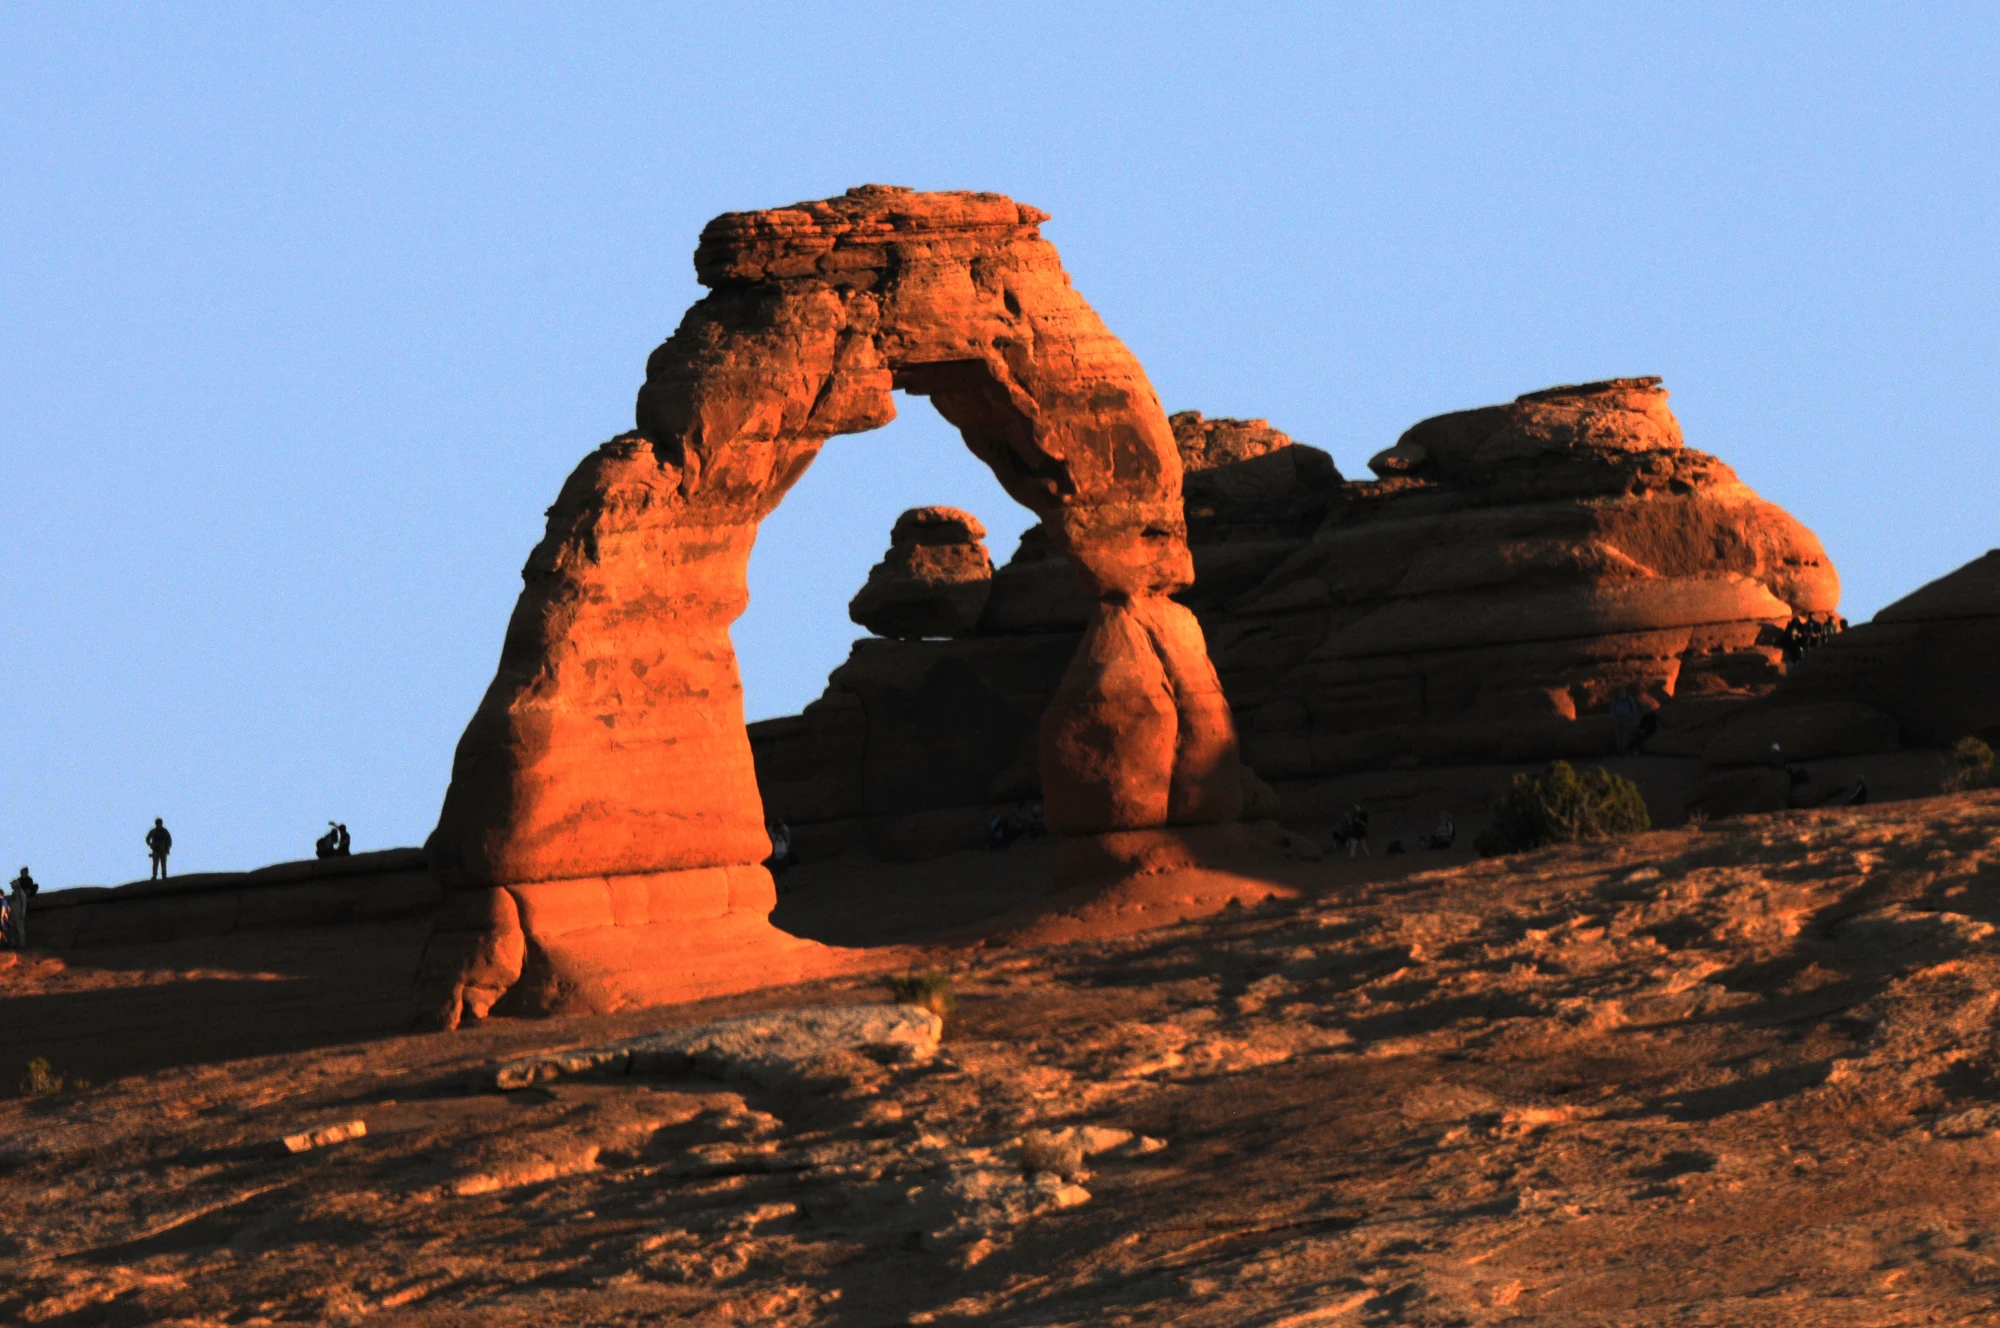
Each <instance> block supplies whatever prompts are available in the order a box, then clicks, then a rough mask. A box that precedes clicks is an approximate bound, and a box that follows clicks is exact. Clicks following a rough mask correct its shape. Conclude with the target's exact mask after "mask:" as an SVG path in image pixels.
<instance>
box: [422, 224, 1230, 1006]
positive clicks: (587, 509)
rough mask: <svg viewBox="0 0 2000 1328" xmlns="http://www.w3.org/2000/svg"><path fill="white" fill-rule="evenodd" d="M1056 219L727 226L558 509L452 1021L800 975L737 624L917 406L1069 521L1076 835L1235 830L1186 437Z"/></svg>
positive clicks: (717, 227)
mask: <svg viewBox="0 0 2000 1328" xmlns="http://www.w3.org/2000/svg"><path fill="white" fill-rule="evenodd" d="M1043 220H1045V215H1044V214H1043V213H1040V212H1038V211H1036V210H1035V209H1033V208H1028V207H1024V206H1021V205H1019V204H1016V203H1014V202H1012V201H1011V200H1009V199H1006V198H1003V197H1001V196H999V195H997V194H971V193H951V194H918V193H912V192H911V191H909V190H903V189H889V188H882V187H877V186H870V187H867V188H863V189H856V190H851V191H849V192H848V193H847V194H846V195H843V196H842V197H840V198H835V199H829V200H826V201H823V202H814V203H802V204H798V205H795V206H793V207H789V208H777V209H772V210H770V211H764V212H746V213H731V214H727V215H725V216H722V217H719V218H717V219H716V220H715V221H713V222H711V223H710V224H709V226H708V227H707V228H706V229H705V230H704V231H703V234H702V238H701V243H700V246H699V248H698V249H697V251H696V254H695V269H696V273H697V275H698V276H699V278H700V279H701V281H702V283H703V284H704V285H706V286H707V287H708V288H709V291H710V293H709V294H708V295H707V296H705V297H704V298H703V299H701V300H700V301H699V302H697V303H696V304H695V305H694V306H693V307H692V308H691V309H690V310H689V311H688V313H687V315H686V316H685V317H684V318H683V320H682V322H681V325H680V327H679V329H678V330H677V331H676V332H675V333H674V335H673V336H672V337H671V338H670V339H669V340H668V341H667V342H666V343H665V344H664V345H662V346H661V347H660V348H659V349H658V350H656V351H655V352H654V353H653V355H652V358H651V359H650V361H649V362H648V364H647V372H646V382H645V385H644V386H643V387H642V388H641V389H640V392H639V400H638V412H637V415H638V418H637V428H636V430H635V431H633V432H632V433H629V434H625V435H622V436H621V437H619V438H616V439H613V440H612V441H611V442H609V443H607V444H605V445H604V446H603V447H601V448H599V449H598V450H597V451H596V452H595V453H594V454H592V455H591V456H590V457H588V458H587V459H586V460H585V461H584V462H583V464H582V465H581V466H579V467H578V469H577V471H576V472H575V473H574V474H573V475H572V476H571V477H570V479H569V481H568V483H567V484H565V485H564V487H563V491H562V493H561V495H560V496H559V497H558V498H557V500H556V503H555V505H554V506H553V507H552V508H550V510H549V522H548V532H547V535H546V536H545V538H544V539H543V540H542V542H541V544H540V545H539V546H537V548H536V549H535V551H534V553H533V554H532V555H531V556H530V558H529V560H528V565H527V568H526V570H525V572H524V574H523V575H524V579H525V581H526V583H527V584H526V587H525V589H524V590H523V593H522V596H521V599H520V602H519V604H518V605H517V607H516V609H515V611H514V616H513V620H512V622H511V623H510V625H509V627H508V631H507V636H506V641H505V643H504V645H503V647H502V651H501V661H500V668H499V672H498V674H497V676H496V677H495V679H494V681H493V684H492V686H491V687H490V688H489V690H488V692H487V694H486V697H485V699H484V700H483V701H482V702H481V704H480V706H479V709H478V712H477V713H476V714H475V715H474V717H473V719H472V722H471V724H470V725H469V726H468V727H467V729H466V732H465V735H464V737H463V738H462V739H461V740H460V743H459V747H458V752H457V756H456V759H455V762H454V765H453V771H452V782H451V787H450V789H449V791H448V792H447V794H446V797H445V803H444V808H443V811H442V813H441V814H440V817H439V822H438V827H437V830H436V832H435V833H434V835H433V836H432V840H431V843H430V850H431V855H432V861H433V863H434V864H435V866H436V868H437V869H438V871H439V872H440V874H441V875H442V876H443V877H444V879H445V880H446V882H447V883H448V884H450V885H452V886H454V887H456V888H457V889H459V890H460V891H461V892H463V897H461V898H459V899H457V900H456V901H455V902H453V903H452V904H449V905H448V909H449V910H450V913H451V917H452V919H453V921H452V924H451V925H449V926H446V927H442V928H441V929H440V931H439V933H438V936H437V937H436V938H435V941H434V945H433V953H432V956H431V962H430V963H429V965H428V968H427V977H426V979H425V981H424V983H423V984H422V985H423V991H422V994H421V996H420V1000H421V1002H422V1003H423V1004H424V1005H425V1006H426V1007H427V1008H426V1015H427V1017H428V1018H430V1019H432V1020H434V1021H437V1022H442V1023H446V1024H450V1023H453V1022H455V1021H456V1020H458V1019H459V1018H461V1017H463V1016H464V1015H465V1014H468V1013H469V1014H472V1015H480V1014H484V1013H485V1012H486V1011H487V1010H488V1009H490V1008H493V1007H494V1005H495V1004H496V1003H499V1002H501V1001H502V1000H503V999H511V1000H512V1001H513V1002H514V1004H515V1006H517V1007H518V1008H521V1009H524V1010H530V1011H552V1010H570V1009H607V1008H615V1007H617V1006H619V1005H624V1004H633V1003H639V1002H643V1001H650V1000H660V999H669V998H672V997H675V996H685V995H691V994H699V993H702V992H706V991H711V990H720V989H724V988H725V987H726V986H727V985H735V984H749V983H761V982H768V981H770V980H771V979H772V972H771V970H772V968H773V967H774V961H773V955H774V954H777V953H778V951H779V950H780V949H781V948H782V946H783V942H784V938H782V936H781V934H780V933H777V932H776V931H774V930H773V929H771V928H770V926H769V924H768V922H767V921H766V915H767V914H768V913H769V911H770V908H771V906H772V902H773V899H774V895H773V891H772V885H771V880H770V877H769V875H768V874H767V873H766V872H765V871H764V869H763V868H762V867H761V866H760V865H758V864H759V863H760V862H761V860H762V859H763V858H764V857H765V855H766V854H767V853H768V851H769V843H768V840H767V838H766V835H765V829H764V815H763V807H762V804H761V802H760V800H759V797H758V793H757V786H756V781H755V775H754V770H753V765H752V759H751V753H750V746H749V743H748V741H747V739H746V737H745V734H744V725H743V712H742V692H741V686H740V683H739V680H738V676H737V670H736V661H735V656H734V653H733V651H732V650H731V647H730V642H729V636H728V627H729V624H730V622H731V621H733V620H734V619H735V618H736V617H737V616H738V615H739V614H740V613H741V612H742V610H743V608H744V607H745V604H746V601H747V591H746V589H745V581H744V571H745V565H746V562H747V560H748V557H749V553H750V547H751V543H752V540H753V539H754V537H755V533H756V529H757V524H758V522H759V521H761V520H762V519H763V517H764V516H765V515H766V514H767V513H769V512H770V511H771V510H772V509H773V508H774V507H776V506H777V504H778V502H779V500H780V499H782V498H783V496H784V494H785V492H786V490H788V489H789V488H790V487H791V485H792V484H793V483H794V482H796V481H797V479H798V478H799V476H800V475H801V474H802V473H803V472H804V470H805V468H806V467H807V466H808V465H809V464H810V463H811V461H812V459H813V458H814V456H815V455H817V453H818V451H819V449H820V447H821V446H822V445H823V444H824V443H825V442H826V440H827V439H828V438H830V437H832V436H834V435H836V434H842V433H853V432H858V431H861V430H866V429H872V428H876V427H879V426H881V425H883V424H886V423H887V422H888V421H889V420H891V419H892V418H894V415H895V407H894V405H893V403H892V399H891V392H892V391H893V390H895V389H898V388H900V389H902V390H904V391H907V392H909V393H911V394H914V395H919V396H926V397H929V398H930V400H931V402H932V404H933V405H935V406H936V407H937V409H938V410H939V412H940V413H941V414H943V415H944V416H945V418H947V419H948V420H950V421H951V422H952V423H953V424H955V425H956V426H958V428H959V430H960V432H961V434H962V435H963V436H964V438H965V441H966V443H967V445H968V446H969V447H970V448H971V450H972V451H973V452H974V453H975V454H976V455H977V456H979V457H980V459H981V460H983V461H985V462H986V463H987V465H988V466H989V467H991V468H992V470H993V472H994V475H995V477H996V478H997V479H998V480H999V482H1000V484H1001V486H1002V488H1004V489H1005V490H1006V491H1007V492H1008V493H1009V494H1010V495H1012V496H1013V497H1014V498H1015V499H1016V500H1018V501H1020V502H1021V503H1023V504H1024V505H1026V506H1027V507H1029V508H1030V509H1031V510H1032V511H1034V512H1035V513H1036V515H1037V516H1039V517H1040V518H1041V522H1042V527H1043V529H1044V530H1045V532H1046V534H1047V538H1048V540H1049V545H1050V547H1051V548H1053V549H1054V550H1055V551H1056V552H1057V553H1059V554H1060V555H1061V557H1062V558H1063V559H1064V561H1065V562H1066V563H1067V565H1068V567H1069V569H1070V574H1071V575H1072V576H1073V578H1074V579H1075V580H1076V582H1077V583H1078V585H1079V586H1080V587H1081V589H1082V591H1083V592H1084V593H1085V595H1086V596H1087V598H1088V600H1089V603H1090V606H1091V607H1090V609H1089V620H1088V622H1087V624H1086V632H1087V633H1088V636H1089V641H1088V644H1087V646H1086V648H1084V649H1082V650H1080V651H1078V652H1077V653H1076V655H1075V657H1074V659H1073V661H1072V662H1071V664H1070V665H1069V667H1068V668H1067V669H1066V670H1065V672H1064V674H1063V677H1062V680H1061V682H1060V683H1059V684H1058V685H1057V687H1056V688H1055V694H1054V696H1053V697H1052V698H1051V699H1050V700H1049V702H1048V704H1047V705H1046V706H1045V707H1043V708H1042V709H1041V711H1040V713H1039V716H1038V718H1039V740H1038V743H1037V748H1038V752H1039V773H1040V778H1041V783H1042V785H1043V786H1044V791H1045V795H1046V797H1047V801H1048V821H1049V824H1050V826H1051V828H1052V829H1056V830H1058V831H1059V832H1063V833H1068V834H1093V833H1104V832H1113V831H1128V830H1134V829H1144V828H1151V827H1159V826H1163V825H1169V824H1199V823H1214V822H1227V821H1230V820H1233V819H1234V817H1235V816H1236V814H1237V811H1238V808H1239V804H1240V782H1239V774H1238V770H1237V766H1236V759H1235V735H1234V732H1233V730H1232V729H1231V728H1230V714H1229V709H1228V706H1227V704H1226V702H1225V701H1224V699H1223V696H1222V692H1221V688H1220V685H1219V683H1218V682H1217V680H1216V676H1215V671H1214V669H1213V667H1212V666H1211V665H1210V663H1209V661H1208V657H1207V654H1206V652H1205V650H1204V649H1203V644H1202V637H1201V632H1200V629H1199V627H1198V625H1197V624H1196V622H1195V620H1194V618H1193V616H1192V615H1191V614H1190V613H1189V612H1188V611H1187V610H1186V609H1185V608H1183V607H1182V606H1180V605H1179V604H1176V603H1174V602H1173V601H1172V600H1171V599H1169V598H1168V596H1170V595H1171V594H1173V593H1174V592H1176V591H1179V590H1181V589H1183V588H1185V587H1186V586H1187V585H1188V584H1189V583H1190V582H1191V581H1192V580H1193V576H1194V569H1193V565H1192V563H1191V561H1190V558H1189V554H1188V548H1187V541H1186V532H1185V524H1184V518H1183V516H1182V511H1181V463H1180V455H1179V452H1178V451H1177V449H1176V447H1175V442H1174V436H1173V433H1172V430H1171V428H1170V427H1169V425H1168V423H1167V419H1166V416H1165V414H1164V413H1163V412H1162V411H1161V409H1160V407H1159V404H1158V400H1157V398H1156V397H1155V395H1154V393H1153V390H1152V387H1151V385H1150V384H1149V383H1148V382H1147V380H1146V376H1145V373H1144V371H1143V370H1142V369H1141V368H1140V366H1139V364H1138V361H1137V360H1135V359H1134V358H1133V357H1132V355H1131V353H1130V352H1129V351H1128V350H1126V348H1125V347H1124V346H1123V345H1122V344H1121V343H1120V342H1119V341H1118V340H1117V338H1115V337H1113V336H1112V335H1111V333H1110V332H1109V331H1108V330H1107V329H1106V328H1105V327H1104V324H1103V323H1102V322H1101V321H1100V320H1099V319H1098V317H1097V315H1096V314H1095V313H1094V312H1093V311H1092V310H1091V308H1090V307H1089V306H1088V305H1087V304H1085V303H1084V301H1083V299H1082V298H1081V297H1080V296H1079V295H1077V294H1076V292H1075V291H1074V290H1073V289H1072V288H1071V287H1070V284H1069V279H1068V277H1067V275H1066V274H1065V273H1064V272H1063V270H1062V266H1061V262H1060V260H1059V259H1058V257H1057V254H1056V251H1055V249H1054V248H1053V246H1051V245H1050V244H1049V243H1048V242H1047V241H1045V240H1043V239H1042V238H1041V236H1040V233H1039V229H1038V228H1039V226H1040V223H1041V222H1042V221H1043ZM516 936H518V938H519V943H518V945H517V944H516V943H515V941H514V939H513V938H515V937H516ZM517 955H518V966H517V959H516V956H517ZM795 960H796V956H792V957H790V958H784V959H782V961H781V962H779V963H777V965H776V966H778V967H783V966H784V965H785V964H792V965H793V966H794V967H796V963H795ZM496 993H497V994H496Z"/></svg>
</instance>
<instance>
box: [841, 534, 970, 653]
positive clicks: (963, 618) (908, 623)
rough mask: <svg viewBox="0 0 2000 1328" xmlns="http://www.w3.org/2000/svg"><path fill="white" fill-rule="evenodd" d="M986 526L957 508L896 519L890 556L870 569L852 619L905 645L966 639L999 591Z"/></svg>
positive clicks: (850, 609)
mask: <svg viewBox="0 0 2000 1328" xmlns="http://www.w3.org/2000/svg"><path fill="white" fill-rule="evenodd" d="M985 540H986V527H984V526H982V525H980V524H979V518H977V517H975V516H973V515H972V513H970V512H961V511H959V510H958V509H957V508H956V507H913V508H911V509H910V510H909V511H907V512H905V513H903V514H902V515H901V516H899V517H897V518H896V525H895V528H894V529H893V530H892V531H890V533H889V552H888V553H887V554H885V555H883V558H882V561H881V562H879V563H876V564H875V566H874V567H873V568H871V569H870V570H869V573H868V581H867V584H865V585H863V586H862V587H861V591H860V593H859V594H857V595H855V597H854V600H853V602H852V603H850V604H849V605H848V606H847V616H848V617H850V618H852V619H853V620H854V621H855V622H857V623H859V624H860V625H861V626H863V627H866V628H867V629H868V630H869V631H871V632H874V633H875V634H876V635H877V636H887V637H892V638H894V639H896V640H898V641H918V640H922V639H923V638H924V637H927V636H928V637H936V636H963V635H965V634H966V633H967V632H968V631H970V630H971V629H972V628H973V627H975V626H977V625H978V623H979V615H980V613H981V611H982V610H984V609H985V608H986V596H987V594H988V592H990V591H991V590H992V588H993V559H992V558H990V557H988V556H987V553H986V544H985Z"/></svg>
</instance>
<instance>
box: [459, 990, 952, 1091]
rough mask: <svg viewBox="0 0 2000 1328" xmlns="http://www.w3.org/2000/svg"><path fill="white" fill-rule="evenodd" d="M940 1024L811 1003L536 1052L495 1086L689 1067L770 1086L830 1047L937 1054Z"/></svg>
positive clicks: (505, 1069) (911, 1013) (890, 1009)
mask: <svg viewBox="0 0 2000 1328" xmlns="http://www.w3.org/2000/svg"><path fill="white" fill-rule="evenodd" d="M943 1030H944V1021H943V1020H942V1019H940V1018H939V1017H938V1016H937V1015H935V1014H932V1013H931V1012H930V1011H929V1010H922V1009H918V1008H917V1007H916V1006H914V1005H816V1006H810V1007H808V1008H806V1009H803V1010H771V1011H767V1012H765V1013H762V1014H746V1015H738V1016H737V1017H736V1018H733V1019H718V1020H716V1021H715V1022H714V1023H708V1024H695V1025H692V1026H691V1027H688V1028H670V1029H666V1030H664V1031H662V1032H659V1033H646V1034H643V1035H641V1036H639V1037H630V1038H620V1039H619V1040H618V1041H616V1042H604V1043H599V1044H598V1045H597V1046H594V1047H572V1048H570V1049H569V1050H567V1051H550V1052H543V1053H541V1054H540V1055H536V1056H524V1057H521V1058H520V1059H518V1060H511V1061H506V1062H504V1063H502V1064H501V1065H500V1066H499V1067H498V1068H497V1069H495V1070H494V1072H493V1082H494V1085H495V1086H496V1087H498V1088H501V1089H503V1090H504V1089H514V1088H526V1087H528V1086H529V1085H531V1084H538V1083H543V1082H546V1081H548V1080H550V1079H558V1078H561V1077H562V1076H564V1075H576V1074H597V1075H617V1074H672V1073H676V1072H682V1073H685V1072H689V1071H693V1072H696V1073H701V1074H710V1075H714V1076H716V1077H717V1078H722V1079H748V1080H750V1081H751V1082H753V1083H758V1084H763V1085H764V1086H765V1087H774V1086H777V1085H779V1084H784V1083H788V1082H790V1081H792V1080H794V1079H796V1078H797V1077H798V1075H799V1071H800V1067H802V1066H804V1065H805V1064H806V1063H807V1062H809V1061H812V1060H815V1059H817V1058H818V1057H821V1056H824V1055H827V1054H828V1053H830V1052H837V1051H858V1052H864V1053H874V1054H877V1055H887V1056H889V1057H891V1058H893V1059H895V1060H899V1061H905V1062H908V1061H923V1060H929V1059H930V1058H931V1057H932V1056H934V1055H935V1054H937V1046H938V1037H939V1035H940V1034H941V1033H942V1032H943Z"/></svg>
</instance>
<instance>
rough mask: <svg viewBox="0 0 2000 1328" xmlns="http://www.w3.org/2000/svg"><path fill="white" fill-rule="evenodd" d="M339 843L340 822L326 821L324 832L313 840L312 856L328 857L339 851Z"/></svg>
mask: <svg viewBox="0 0 2000 1328" xmlns="http://www.w3.org/2000/svg"><path fill="white" fill-rule="evenodd" d="M339 844H340V824H339V823H338V822H337V821H328V822H327V823H326V833H325V834H323V835H321V836H320V837H319V838H318V839H315V840H314V841H313V856H314V857H316V858H330V857H332V856H333V855H334V854H335V853H338V852H339V851H340V849H339Z"/></svg>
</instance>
